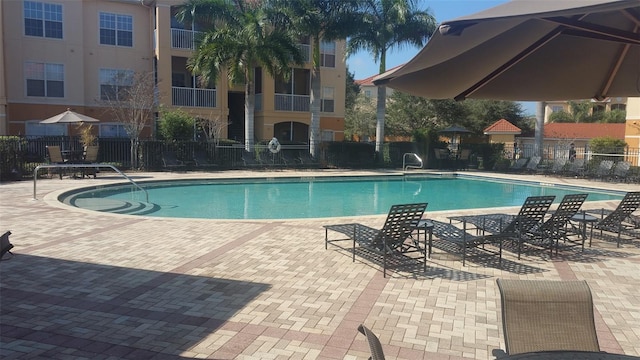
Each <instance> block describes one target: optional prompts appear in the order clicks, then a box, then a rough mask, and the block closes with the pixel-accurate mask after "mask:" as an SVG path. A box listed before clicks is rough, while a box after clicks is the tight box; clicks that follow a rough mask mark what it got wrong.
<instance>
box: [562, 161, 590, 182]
mask: <svg viewBox="0 0 640 360" xmlns="http://www.w3.org/2000/svg"><path fill="white" fill-rule="evenodd" d="M586 171H587V169H586V166H585V164H584V159H583V158H579V159H574V160H573V161H569V163H568V165H567V168H566V170H565V171H564V174H565V175H566V176H575V177H584V176H585V173H586Z"/></svg>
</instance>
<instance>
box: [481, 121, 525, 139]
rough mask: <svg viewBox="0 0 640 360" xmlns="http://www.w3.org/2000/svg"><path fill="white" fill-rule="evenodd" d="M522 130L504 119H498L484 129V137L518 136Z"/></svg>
mask: <svg viewBox="0 0 640 360" xmlns="http://www.w3.org/2000/svg"><path fill="white" fill-rule="evenodd" d="M521 132H522V130H521V129H520V128H519V127H517V126H515V125H513V124H512V123H510V122H509V121H507V120H505V119H500V120H498V121H496V122H494V123H493V124H491V125H489V126H488V127H487V128H486V129H484V133H485V135H491V134H515V135H517V134H520V133H521Z"/></svg>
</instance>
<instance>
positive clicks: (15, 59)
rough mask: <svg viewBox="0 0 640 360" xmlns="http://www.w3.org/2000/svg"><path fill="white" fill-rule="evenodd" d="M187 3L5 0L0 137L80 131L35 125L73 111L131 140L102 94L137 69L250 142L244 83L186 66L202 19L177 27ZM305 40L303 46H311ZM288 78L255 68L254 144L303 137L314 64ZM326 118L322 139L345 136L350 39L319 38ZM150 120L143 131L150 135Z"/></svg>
mask: <svg viewBox="0 0 640 360" xmlns="http://www.w3.org/2000/svg"><path fill="white" fill-rule="evenodd" d="M182 3H183V1H182V0H51V1H49V0H47V1H31V0H28V1H27V0H24V1H23V0H3V1H1V2H0V18H1V19H2V32H1V33H0V41H1V42H2V49H1V50H0V51H1V53H0V68H1V69H2V73H1V75H0V76H1V78H0V134H2V135H34V136H42V135H75V133H74V127H72V126H66V125H43V124H40V123H39V121H40V120H43V119H45V118H48V117H50V116H53V115H56V114H58V113H61V112H63V111H64V110H66V109H72V110H74V111H76V112H79V113H82V114H85V115H88V116H91V117H95V118H98V119H100V120H101V122H100V123H98V124H94V128H95V129H96V135H97V136H100V137H127V134H126V132H125V131H124V126H123V124H120V123H118V122H116V121H114V119H112V118H111V117H110V115H109V113H108V111H106V108H105V107H104V106H103V105H101V101H100V99H104V98H105V96H108V94H113V93H114V92H115V93H117V91H118V88H119V87H125V86H130V85H131V77H132V76H131V75H133V74H135V73H146V74H149V76H153V77H154V78H155V81H156V87H157V91H156V96H157V99H158V103H159V104H160V105H163V106H164V107H166V108H169V109H171V108H174V109H181V110H183V111H185V112H188V113H189V114H191V115H193V116H195V117H200V118H208V119H222V120H223V121H226V122H227V124H228V125H227V128H226V131H223V134H222V137H224V138H230V139H235V140H238V141H241V142H242V141H244V126H245V124H244V87H243V85H242V84H235V85H234V84H228V82H227V81H226V76H225V75H224V74H222V76H220V79H219V81H218V82H217V83H216V84H210V85H209V86H203V85H202V84H201V82H200V81H198V79H197V78H196V77H194V76H193V75H192V74H191V73H190V72H189V70H188V69H187V66H186V64H187V59H188V58H189V57H190V56H191V55H192V53H193V51H194V41H193V40H194V38H195V37H196V36H197V35H198V33H199V31H201V30H202V29H198V27H197V25H194V26H191V25H190V24H187V25H186V26H185V25H184V24H181V23H179V22H178V21H177V20H176V18H175V16H174V15H175V13H176V12H177V8H178V6H179V5H181V4H182ZM305 42H306V44H305ZM308 43H309V42H308V41H305V40H304V39H303V40H301V44H300V46H301V48H302V49H303V50H304V51H305V52H306V59H307V61H306V62H305V64H304V65H303V66H301V67H299V68H295V69H293V70H292V76H291V77H290V79H289V80H288V81H284V80H281V79H274V78H272V77H271V76H269V75H268V74H266V73H263V72H262V71H261V69H256V94H257V96H256V112H255V121H254V131H255V139H254V141H256V140H266V139H271V138H272V137H277V138H278V139H279V140H280V141H284V142H286V141H294V142H301V143H307V142H308V139H309V124H310V120H311V114H310V104H309V102H310V93H311V64H310V63H309V61H308V59H310V46H309V44H308ZM321 47H322V49H321V60H322V61H321V78H322V96H321V104H322V106H321V110H322V111H321V120H320V128H321V134H322V139H323V140H324V141H330V140H342V139H343V130H344V112H345V109H344V97H345V75H346V64H345V62H344V60H343V59H344V42H341V41H338V42H322V46H321ZM157 120H158V119H157V118H156V119H149V122H148V126H147V127H146V128H145V129H144V131H143V133H142V137H146V136H153V134H154V131H155V128H156V126H155V125H156V124H155V122H156V121H157Z"/></svg>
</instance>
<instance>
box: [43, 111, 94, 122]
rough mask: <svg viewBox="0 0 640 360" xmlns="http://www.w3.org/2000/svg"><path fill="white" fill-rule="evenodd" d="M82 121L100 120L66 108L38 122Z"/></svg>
mask: <svg viewBox="0 0 640 360" xmlns="http://www.w3.org/2000/svg"><path fill="white" fill-rule="evenodd" d="M83 122H100V120H98V119H95V118H92V117H91V116H87V115H82V114H78V113H77V112H74V111H71V110H69V109H67V111H65V112H63V113H61V114H58V115H56V116H52V117H50V118H48V119H44V120H42V121H40V124H65V123H66V124H70V123H83Z"/></svg>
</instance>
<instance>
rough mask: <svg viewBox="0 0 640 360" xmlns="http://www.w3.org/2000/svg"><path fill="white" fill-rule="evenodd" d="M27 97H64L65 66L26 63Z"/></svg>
mask: <svg viewBox="0 0 640 360" xmlns="http://www.w3.org/2000/svg"><path fill="white" fill-rule="evenodd" d="M24 78H25V80H26V83H27V96H39V97H60V98H61V97H64V65H61V64H46V63H38V62H30V61H28V62H26V63H25V64H24Z"/></svg>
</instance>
